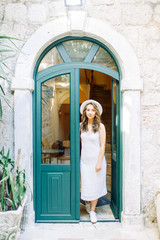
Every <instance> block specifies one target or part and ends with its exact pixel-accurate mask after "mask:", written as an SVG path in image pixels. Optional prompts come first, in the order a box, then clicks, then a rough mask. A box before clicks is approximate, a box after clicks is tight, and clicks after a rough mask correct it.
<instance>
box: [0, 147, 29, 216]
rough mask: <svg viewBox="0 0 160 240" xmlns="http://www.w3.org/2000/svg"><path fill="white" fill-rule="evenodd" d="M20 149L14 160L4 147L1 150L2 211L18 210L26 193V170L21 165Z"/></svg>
mask: <svg viewBox="0 0 160 240" xmlns="http://www.w3.org/2000/svg"><path fill="white" fill-rule="evenodd" d="M19 158H20V151H19V153H18V158H17V160H16V162H15V161H13V160H12V159H11V158H10V157H9V150H8V152H7V154H6V155H5V153H4V148H2V150H1V151H0V173H1V174H0V194H1V197H0V211H8V210H16V209H17V208H18V206H19V205H21V202H22V200H23V198H24V195H25V193H26V185H27V184H26V178H25V170H24V169H21V168H20V166H19Z"/></svg>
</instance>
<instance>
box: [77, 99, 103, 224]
mask: <svg viewBox="0 0 160 240" xmlns="http://www.w3.org/2000/svg"><path fill="white" fill-rule="evenodd" d="M102 111H103V109H102V106H101V104H100V103H98V102H97V101H95V100H92V99H90V100H86V101H85V102H83V103H82V104H81V107H80V112H81V114H82V122H81V125H80V129H81V143H82V149H81V199H83V200H84V201H86V210H87V211H88V212H89V215H90V220H91V222H92V223H96V222H97V216H96V213H95V208H96V205H97V201H98V198H100V197H102V196H104V195H106V193H107V189H106V160H105V157H104V152H105V143H106V131H105V127H104V125H103V124H102V123H101V122H100V115H101V114H102Z"/></svg>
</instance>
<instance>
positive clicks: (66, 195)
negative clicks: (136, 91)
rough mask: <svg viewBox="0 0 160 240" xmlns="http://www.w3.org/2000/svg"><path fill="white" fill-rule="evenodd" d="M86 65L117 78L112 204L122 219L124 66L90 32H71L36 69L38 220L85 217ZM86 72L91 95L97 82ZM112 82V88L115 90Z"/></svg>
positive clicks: (48, 52) (113, 110) (58, 220)
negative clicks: (82, 132) (82, 124)
mask: <svg viewBox="0 0 160 240" xmlns="http://www.w3.org/2000/svg"><path fill="white" fill-rule="evenodd" d="M85 69H90V70H93V71H97V72H101V73H104V74H106V75H107V76H108V80H107V81H109V80H110V83H111V79H112V78H113V80H112V106H111V107H112V134H111V136H112V137H111V138H112V139H111V142H112V144H111V145H112V151H111V152H112V154H111V155H112V156H111V166H112V168H111V169H112V173H111V175H112V177H111V207H112V210H113V213H114V215H115V217H116V218H120V214H119V213H120V212H121V203H120V202H121V196H122V194H121V186H122V182H120V181H121V178H120V171H121V162H120V140H119V139H120V127H119V126H120V124H119V122H120V118H119V109H120V103H119V101H120V96H119V94H120V91H119V80H120V76H119V70H118V67H117V64H116V63H115V61H114V59H113V57H112V54H111V53H110V52H108V49H107V48H106V47H105V46H104V45H103V44H101V43H100V42H98V41H96V40H93V39H91V38H87V37H83V38H81V37H66V38H64V39H60V40H58V41H57V42H54V43H53V44H51V45H50V46H48V47H47V48H46V49H45V51H44V52H43V53H42V54H41V56H40V58H39V59H38V61H37V64H36V67H35V71H34V79H35V92H34V116H35V117H34V122H33V125H34V149H35V151H34V176H35V180H34V196H35V201H34V208H35V215H36V222H69V221H70V222H75V221H79V219H80V169H79V158H80V146H79V145H80V144H79V142H80V136H79V91H80V85H79V78H80V76H79V75H80V71H81V72H82V70H85ZM93 71H92V72H93ZM85 72H86V71H83V74H84V76H85V81H86V83H87V88H86V89H83V93H84V94H86V95H85V98H89V97H90V96H89V95H88V93H86V92H87V91H89V89H91V87H92V83H93V74H91V75H87V74H85ZM99 81H100V82H101V79H99ZM110 83H109V82H108V85H107V89H108V88H109V89H111V86H110ZM82 88H83V87H82ZM81 90H82V89H81ZM90 92H91V91H90ZM85 100H86V99H85ZM105 104H107V102H106V103H105Z"/></svg>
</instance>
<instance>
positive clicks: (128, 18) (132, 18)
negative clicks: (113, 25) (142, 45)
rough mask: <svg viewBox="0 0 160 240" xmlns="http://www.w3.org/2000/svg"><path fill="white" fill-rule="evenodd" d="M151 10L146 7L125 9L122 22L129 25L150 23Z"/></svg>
mask: <svg viewBox="0 0 160 240" xmlns="http://www.w3.org/2000/svg"><path fill="white" fill-rule="evenodd" d="M152 13H153V10H152V8H151V7H150V6H148V5H145V4H143V5H139V6H131V7H126V8H125V9H124V21H125V23H126V24H130V25H145V24H148V23H149V22H150V21H151V18H152Z"/></svg>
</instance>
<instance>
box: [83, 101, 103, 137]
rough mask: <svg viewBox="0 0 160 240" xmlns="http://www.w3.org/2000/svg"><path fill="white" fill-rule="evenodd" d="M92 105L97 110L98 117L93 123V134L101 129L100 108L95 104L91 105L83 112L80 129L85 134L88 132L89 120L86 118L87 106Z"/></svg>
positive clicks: (96, 116)
mask: <svg viewBox="0 0 160 240" xmlns="http://www.w3.org/2000/svg"><path fill="white" fill-rule="evenodd" d="M90 104H91V105H92V106H93V107H94V109H95V110H96V115H95V117H94V119H93V123H92V129H93V132H94V133H96V132H98V131H99V128H100V123H101V118H100V114H99V111H98V108H97V106H96V105H95V104H94V103H89V104H87V105H86V106H85V108H84V110H83V114H82V122H81V127H80V128H81V131H83V132H87V131H88V118H87V116H86V109H87V106H88V105H90Z"/></svg>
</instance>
